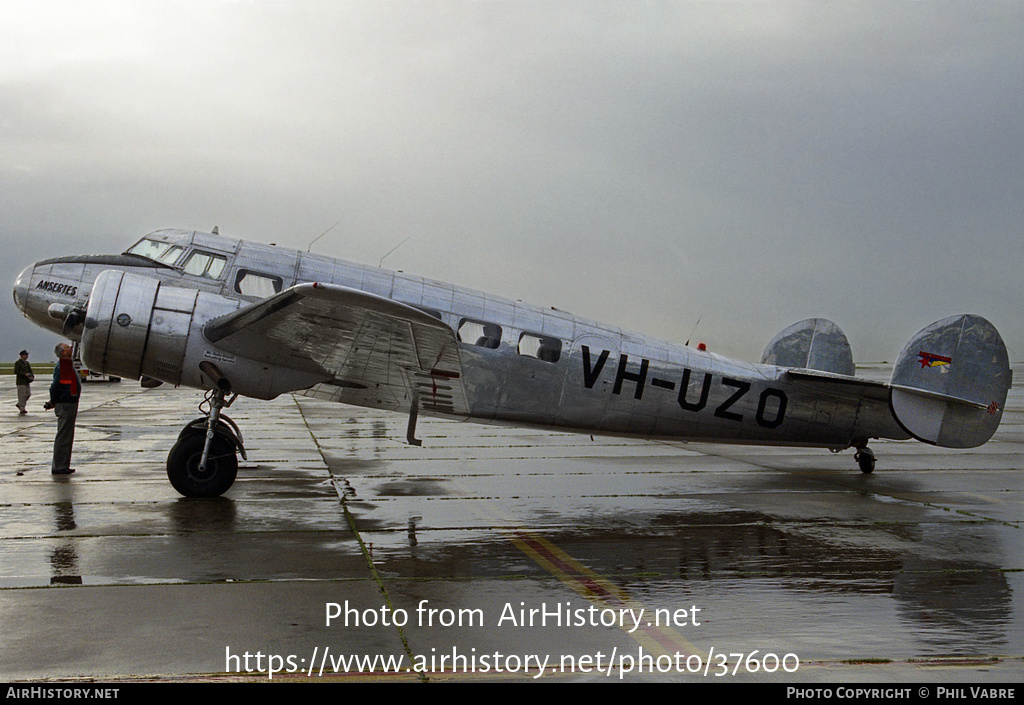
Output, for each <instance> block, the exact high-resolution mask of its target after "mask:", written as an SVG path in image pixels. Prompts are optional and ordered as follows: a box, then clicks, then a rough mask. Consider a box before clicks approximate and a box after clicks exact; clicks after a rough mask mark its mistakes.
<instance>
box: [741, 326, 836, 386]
mask: <svg viewBox="0 0 1024 705" xmlns="http://www.w3.org/2000/svg"><path fill="white" fill-rule="evenodd" d="M761 362H763V363H764V364H766V365H778V366H779V367H796V368H802V369H809V370H820V371H821V372H834V373H836V374H840V375H847V376H853V374H854V371H855V370H854V366H853V352H852V351H851V350H850V342H849V341H848V340H847V339H846V334H845V333H843V331H842V330H840V328H839V326H837V325H836V324H835V323H833V322H832V321H830V320H828V319H825V318H808V319H807V320H806V321H800V322H799V323H794V324H793V325H791V326H789V327H788V328H786V329H784V330H783V331H782V332H780V333H779V334H778V335H776V336H775V337H774V338H772V340H771V342H770V343H768V347H766V348H765V349H764V354H763V355H762V356H761Z"/></svg>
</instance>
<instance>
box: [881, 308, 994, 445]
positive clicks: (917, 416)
mask: <svg viewBox="0 0 1024 705" xmlns="http://www.w3.org/2000/svg"><path fill="white" fill-rule="evenodd" d="M1011 378H1012V373H1011V372H1010V363H1009V358H1008V356H1007V354H1006V346H1005V345H1004V344H1003V339H1002V338H1001V337H1000V336H999V332H998V331H997V330H996V329H995V326H993V325H992V324H991V323H989V322H988V321H986V320H985V319H984V318H981V317H980V316H972V315H963V316H953V317H951V318H944V319H943V320H941V321H937V322H935V323H933V324H931V325H930V326H928V327H927V328H925V329H924V330H922V331H920V332H919V333H918V334H917V335H915V336H914V337H913V338H911V339H910V342H909V343H907V345H906V347H905V348H903V352H901V353H900V355H899V357H898V358H897V359H896V364H895V365H894V367H893V371H892V379H891V380H890V384H889V386H890V391H889V405H890V407H891V409H892V413H893V416H895V418H896V420H897V422H899V424H900V426H902V427H903V429H904V430H905V431H906V432H907V433H909V434H910V435H911V436H913V437H914V438H916V439H917V440H919V441H924V442H925V443H931V444H933V445H937V446H943V447H946V448H973V447H975V446H980V445H981V444H983V443H985V442H986V441H987V440H988V439H989V438H991V437H992V434H993V433H995V431H996V428H998V427H999V421H1000V419H1001V418H1002V416H1003V406H1004V405H1005V404H1006V394H1007V392H1008V391H1009V389H1010V383H1011Z"/></svg>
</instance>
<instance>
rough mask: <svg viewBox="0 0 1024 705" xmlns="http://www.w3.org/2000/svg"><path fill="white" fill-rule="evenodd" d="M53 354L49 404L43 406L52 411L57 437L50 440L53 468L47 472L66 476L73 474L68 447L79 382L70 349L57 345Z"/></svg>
mask: <svg viewBox="0 0 1024 705" xmlns="http://www.w3.org/2000/svg"><path fill="white" fill-rule="evenodd" d="M54 352H55V353H57V357H58V360H57V366H56V367H55V368H54V369H53V384H51V385H50V401H48V402H46V404H44V405H43V407H44V408H46V409H53V410H54V412H53V413H55V414H56V415H57V436H56V437H55V438H54V439H53V467H52V468H51V470H50V472H52V473H53V474H54V475H70V474H71V473H73V472H74V470H73V469H72V468H71V446H72V445H73V444H74V442H75V419H76V418H77V417H78V398H79V396H81V394H82V382H81V380H80V379H78V371H77V370H76V369H75V364H74V363H73V362H72V361H71V353H72V347H71V346H70V345H68V344H67V343H58V344H57V347H56V348H54Z"/></svg>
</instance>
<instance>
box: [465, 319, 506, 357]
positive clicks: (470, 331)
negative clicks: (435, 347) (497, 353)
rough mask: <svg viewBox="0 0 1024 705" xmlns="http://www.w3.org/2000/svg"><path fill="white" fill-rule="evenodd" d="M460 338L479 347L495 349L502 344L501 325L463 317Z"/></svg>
mask: <svg viewBox="0 0 1024 705" xmlns="http://www.w3.org/2000/svg"><path fill="white" fill-rule="evenodd" d="M459 340H460V341H462V342H463V343H469V344H470V345H476V346H477V347H481V348H488V349H490V350H495V349H497V347H498V345H500V344H501V326H499V325H496V324H494V323H482V322H480V321H471V320H469V319H467V318H463V319H462V323H460V324H459Z"/></svg>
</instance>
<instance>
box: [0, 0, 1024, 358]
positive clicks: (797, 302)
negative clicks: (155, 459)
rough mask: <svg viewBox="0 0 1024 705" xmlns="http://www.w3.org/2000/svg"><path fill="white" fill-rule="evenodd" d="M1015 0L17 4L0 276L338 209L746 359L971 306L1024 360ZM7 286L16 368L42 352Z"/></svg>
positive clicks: (241, 233)
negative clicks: (179, 233)
mask: <svg viewBox="0 0 1024 705" xmlns="http://www.w3.org/2000/svg"><path fill="white" fill-rule="evenodd" d="M1021 7H1022V6H1021V4H1020V3H1019V2H1017V1H1013V2H996V1H985V2H928V1H924V2H916V1H910V0H905V1H898V0H885V1H883V0H864V1H863V2H857V1H848V0H847V1H844V2H811V1H807V2H786V1H785V0H772V1H771V2H714V1H710V0H709V1H703V2H686V1H680V2H639V1H630V2H623V1H621V0H615V1H613V2H571V1H565V2H561V1H559V2H553V1H544V2H541V1H538V2H513V1H508V2H502V1H484V2H471V1H468V0H466V1H460V2H455V1H447V0H436V1H426V2H412V1H410V2H402V1H396V2H383V1H380V0H375V1H366V2H345V1H343V0H324V1H322V2H314V1H311V0H288V1H284V0H281V1H270V0H265V1H260V0H253V1H251V2H244V1H236V2H229V1H227V0H219V1H218V0H201V1H198V0H197V1H195V2H188V1H175V2H170V1H168V2H155V1H146V0H141V1H140V0H131V1H125V2H97V1H91V2H81V1H78V0H76V1H67V2H54V1H50V2H47V1H45V0H35V1H34V2H31V3H26V2H21V1H17V2H15V1H13V0H0V244H2V246H3V249H4V256H3V257H2V262H0V273H2V274H3V281H6V282H8V286H10V285H12V284H13V281H14V278H15V276H16V275H17V272H18V271H19V270H20V269H21V268H22V267H24V266H25V265H27V264H29V263H30V262H33V261H36V260H39V259H42V258H45V257H52V256H56V255H60V254H81V253H100V252H120V251H122V250H123V249H124V248H125V247H126V246H128V245H129V244H130V243H132V242H134V241H135V240H136V239H138V238H139V237H140V236H142V235H143V234H145V233H146V232H148V231H151V230H155V229H158V228H164V227H183V228H195V229H203V230H208V229H210V228H211V227H212V226H214V225H219V226H220V230H221V232H222V233H224V234H230V235H232V236H237V237H241V238H247V239H253V240H260V241H264V242H275V243H277V244H279V245H288V246H294V247H297V248H301V249H305V248H306V247H307V246H308V245H309V243H310V242H311V241H312V240H313V239H314V238H316V237H317V236H318V235H319V234H321V233H322V232H323V231H324V230H326V229H328V228H329V227H331V226H332V225H333V224H335V223H339V224H338V226H337V227H336V228H334V229H333V230H331V232H330V233H328V234H327V235H326V236H324V237H323V238H322V239H321V240H319V241H318V242H317V243H316V245H315V246H314V251H316V252H320V253H323V254H328V255H332V256H338V257H344V258H348V259H352V260H356V261H360V262H366V263H371V264H376V263H377V262H378V261H379V260H380V258H381V257H382V256H383V255H385V254H386V253H387V252H388V251H389V250H391V249H392V248H393V247H394V246H396V245H398V244H399V243H400V242H402V241H403V240H404V239H405V238H410V239H409V241H408V242H406V243H405V244H404V245H402V246H401V247H400V248H399V249H398V250H397V251H396V252H394V253H393V254H391V255H389V256H388V257H387V259H386V260H385V261H384V265H385V266H386V267H390V268H395V269H402V270H405V271H408V272H413V273H416V274H421V275H423V276H428V277H432V278H437V279H443V280H446V281H451V282H454V283H457V284H463V285H466V286H471V287H474V288H478V289H484V290H487V291H490V292H493V293H496V294H502V295H505V296H509V297H511V298H519V299H523V300H526V301H530V302H533V303H538V304H542V305H553V306H556V307H558V308H562V309H565V310H569V311H572V312H574V313H577V314H580V315H585V316H589V317H592V318H597V319H600V320H605V321H608V322H611V323H615V324H618V325H622V326H626V327H628V328H632V329H635V330H638V331H641V332H645V333H649V334H651V335H654V336H656V337H660V338H666V339H669V340H675V341H679V342H683V341H685V340H686V339H687V338H688V337H689V336H690V334H691V331H692V330H693V328H694V326H695V325H696V324H697V321H698V319H700V324H699V326H697V329H696V333H695V334H694V339H695V340H704V341H706V342H707V343H708V344H709V346H710V347H711V348H712V349H714V350H716V351H719V352H723V353H726V354H731V355H735V356H738V357H742V358H745V359H757V358H758V357H759V355H760V353H761V350H762V349H763V347H764V345H765V344H766V343H767V342H768V340H769V339H770V338H771V337H772V336H773V335H774V334H775V333H776V332H777V331H778V330H780V329H781V328H783V327H785V326H786V325H788V324H790V323H793V322H795V321H797V320H800V319H802V318H807V317H811V316H823V317H827V318H831V319H832V320H834V321H835V322H836V323H838V324H839V326H840V327H842V328H843V329H844V330H845V331H846V333H847V335H848V336H849V338H850V340H851V343H852V345H853V349H854V355H855V357H856V358H857V359H858V360H879V359H885V360H892V359H893V357H894V356H895V355H896V354H897V353H898V352H899V350H900V349H901V348H902V347H903V344H904V343H905V342H906V340H907V339H908V338H909V337H910V336H911V335H912V334H913V333H914V332H916V331H917V330H918V329H919V328H921V327H923V326H925V325H927V324H929V323H931V322H932V321H934V320H936V319H939V318H942V317H944V316H947V315H952V314H957V313H977V314H980V315H982V316H985V317H987V318H989V319H990V320H991V321H992V322H993V323H995V324H996V326H997V327H998V328H999V329H1000V330H1001V332H1002V333H1003V337H1004V339H1005V340H1006V342H1007V345H1008V347H1009V348H1010V354H1011V359H1014V360H1021V359H1024V324H1022V320H1021V315H1020V299H1021V294H1022V288H1024V287H1022V285H1024V275H1022V273H1021V267H1022V264H1024V239H1022V237H1021V228H1022V224H1024V217H1022V216H1024V212H1022V211H1024V45H1022V43H1021V37H1022V36H1024V11H1022V9H1021ZM8 291H10V290H9V289H8ZM9 296H10V295H9V294H8V299H7V301H8V303H7V304H5V305H3V306H0V330H2V331H3V334H2V344H0V354H2V355H4V359H9V360H13V359H15V357H16V354H17V351H18V350H19V349H21V347H24V346H29V347H30V348H32V349H33V353H34V356H33V359H38V360H44V359H49V357H48V356H47V350H48V349H52V346H53V344H54V343H55V342H56V340H55V339H53V338H52V336H48V335H46V334H43V333H39V332H36V331H37V330H38V329H36V328H35V327H34V326H32V325H31V324H30V323H28V322H27V321H25V320H24V319H23V318H22V317H21V315H20V313H19V312H18V311H17V310H16V309H15V308H14V305H13V303H12V302H11V299H10V298H9ZM37 351H38V352H37ZM50 356H51V357H52V353H51V354H50Z"/></svg>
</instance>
